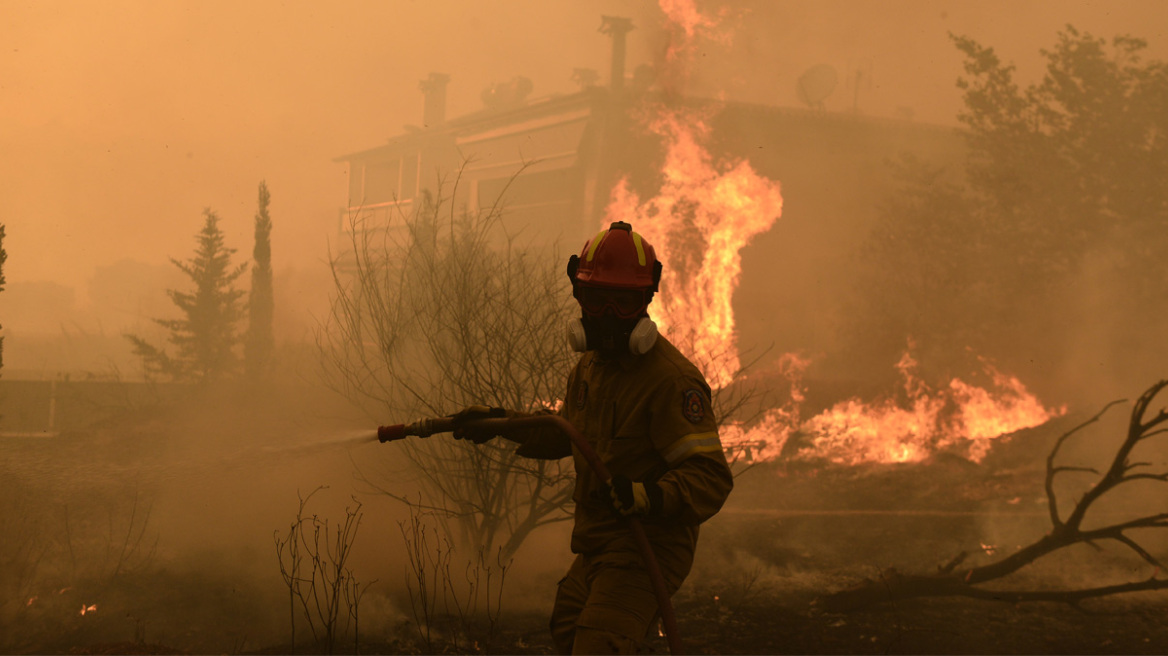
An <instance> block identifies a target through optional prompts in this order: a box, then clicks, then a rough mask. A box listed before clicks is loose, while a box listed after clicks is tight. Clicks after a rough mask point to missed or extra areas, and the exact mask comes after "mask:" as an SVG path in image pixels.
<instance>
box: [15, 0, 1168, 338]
mask: <svg viewBox="0 0 1168 656" xmlns="http://www.w3.org/2000/svg"><path fill="white" fill-rule="evenodd" d="M697 6H698V8H699V10H701V11H705V12H709V13H711V14H716V13H719V12H721V15H722V17H723V26H724V27H725V28H726V29H727V30H728V32H729V34H730V35H731V36H730V38H729V39H728V40H724V41H717V42H715V41H710V42H709V43H708V44H706V46H705V47H704V48H703V50H702V51H701V52H700V53H699V56H698V57H697V58H696V64H695V68H694V70H693V71H692V77H691V79H690V84H691V88H690V91H691V92H693V93H698V94H702V95H709V96H717V95H719V94H722V95H724V96H725V97H727V98H730V99H736V100H745V101H751V102H762V103H771V104H777V105H790V106H798V105H799V101H798V99H797V96H796V93H795V84H796V80H797V78H798V77H799V75H800V74H801V73H802V72H803V71H805V70H807V68H809V67H811V66H813V65H816V64H820V63H826V64H830V65H832V66H835V67H836V68H837V69H839V70H841V71H843V70H848V68H849V67H854V66H857V65H868V66H870V68H871V71H872V80H873V83H872V85H871V88H870V89H862V90H861V91H860V94H859V95H858V96H853V95H851V94H845V93H843V92H842V91H840V90H837V91H836V93H835V94H834V95H833V96H832V97H831V98H829V99H828V102H827V108H828V110H844V109H848V108H850V107H851V104H852V103H853V102H855V103H856V104H857V105H858V107H859V109H860V111H862V112H864V113H867V114H871V115H878V116H896V115H901V116H904V115H906V112H911V114H912V116H913V117H914V120H918V121H926V122H933V123H941V124H955V122H956V121H955V115H956V112H957V111H958V109H959V105H960V95H959V93H958V91H957V89H956V88H955V86H954V81H955V79H956V78H957V76H958V75H959V74H960V72H961V70H960V66H961V58H960V56H959V54H958V53H957V52H956V50H955V49H954V47H953V46H952V43H951V42H950V41H949V38H948V36H947V35H948V33H949V32H954V33H957V34H965V35H969V36H971V37H973V38H975V39H976V40H978V41H980V42H981V43H983V44H986V45H992V46H994V47H996V48H997V50H998V52H999V53H1001V55H1002V56H1003V58H1005V59H1007V60H1011V61H1014V62H1015V63H1017V64H1018V67H1019V72H1020V74H1021V76H1022V78H1023V80H1024V81H1027V80H1029V79H1033V77H1034V76H1036V75H1038V74H1039V73H1040V70H1041V59H1040V56H1039V55H1038V50H1039V48H1042V47H1047V46H1049V45H1050V44H1052V43H1053V42H1054V38H1055V34H1056V32H1057V31H1058V30H1059V29H1060V28H1061V27H1063V26H1064V25H1066V24H1068V23H1071V24H1074V25H1075V26H1076V27H1077V28H1079V29H1080V30H1086V31H1089V32H1091V33H1092V34H1094V35H1096V36H1104V37H1111V36H1114V35H1116V34H1131V35H1133V36H1138V37H1143V38H1146V39H1147V40H1149V42H1150V43H1151V55H1152V56H1154V57H1158V58H1165V45H1164V26H1165V25H1166V24H1168V20H1165V18H1166V14H1168V9H1166V8H1168V3H1164V2H1161V1H1159V0H1150V1H1145V2H1122V1H1120V2H1116V1H1108V2H1102V1H1098V2H1089V1H1085V0H1075V1H1072V0H1065V1H1057V2H1055V1H1041V2H1040V1H1033V0H1031V1H1026V0H1009V1H1006V0H994V1H986V0H982V1H979V2H956V1H927V0H916V1H908V0H886V1H881V2H875V1H872V2H865V1H859V0H849V1H843V0H837V1H825V0H815V1H814V2H811V1H799V2H784V1H773V2H770V1H763V0H757V1H752V2H703V1H701V0H698V2H697ZM603 14H610V15H620V16H628V17H630V18H632V19H633V22H634V24H635V25H636V28H637V29H636V30H635V31H634V32H633V33H631V34H630V37H629V60H628V70H630V71H631V70H632V68H633V67H635V66H637V65H638V64H641V63H648V62H652V61H653V60H654V58H655V57H656V54H657V53H658V52H660V51H661V49H662V48H663V47H664V43H665V39H664V36H663V34H664V32H663V16H662V14H661V13H660V11H659V10H658V9H657V8H656V5H655V3H653V2H643V1H637V2H633V1H619V0H598V1H589V2H579V1H569V0H522V1H519V0H513V1H503V0H498V1H493V2H480V1H471V0H466V1H462V2H453V1H444V0H432V1H428V2H421V1H418V2H412V1H406V0H397V1H393V2H389V1H377V2H372V1H369V2H358V1H351V2H330V3H325V2H277V1H275V0H249V1H248V2H237V1H230V2H226V1H206V0H200V1H197V2H196V1H191V2H152V1H145V0H143V1H141V2H125V1H111V0H103V1H102V2H44V1H35V2H18V1H16V0H0V222H2V223H4V224H5V225H6V226H7V233H8V236H7V239H6V240H5V244H4V245H5V247H6V249H7V250H8V254H9V259H8V264H7V266H6V273H7V276H8V279H9V281H10V282H12V281H36V280H50V281H55V282H58V283H61V284H64V285H68V286H71V287H74V288H76V289H77V293H78V296H79V298H80V299H81V300H84V298H85V285H86V281H87V280H88V278H89V277H90V276H91V275H92V274H93V272H94V270H95V268H97V267H100V266H104V265H108V264H111V263H114V262H117V261H119V260H124V259H132V260H137V261H140V262H145V263H149V264H157V263H164V262H165V261H166V258H167V257H179V258H185V257H188V256H189V254H190V252H191V250H192V249H193V246H194V240H193V236H194V234H195V233H196V232H197V231H198V230H199V228H200V227H201V225H202V217H201V212H202V210H203V209H204V208H206V207H210V208H213V209H214V210H216V211H217V212H218V213H219V214H220V216H221V218H222V219H223V221H222V225H223V227H224V228H225V229H226V231H227V233H228V240H229V245H230V246H233V247H235V248H237V249H238V250H239V257H243V256H249V255H250V250H251V245H252V241H251V231H252V217H253V215H254V213H255V207H256V186H257V184H258V183H259V181H260V180H266V181H267V184H268V186H269V188H270V190H271V193H272V206H271V209H272V215H273V220H274V223H275V231H274V236H273V247H274V248H273V251H274V254H273V258H274V266H275V268H276V270H277V271H279V270H281V269H286V268H289V267H301V266H309V265H312V264H314V263H318V262H320V261H322V260H324V258H325V257H326V244H327V242H328V240H329V239H330V238H331V239H333V240H334V242H335V240H336V231H337V225H338V209H339V208H340V206H341V205H342V204H343V203H344V200H345V193H346V184H345V175H346V171H345V170H344V166H343V165H341V164H338V163H335V162H334V161H333V158H334V157H337V156H339V155H342V154H345V153H348V152H353V151H357V150H363V149H366V148H370V147H373V146H376V145H378V144H380V143H382V142H383V141H384V140H385V139H386V138H387V137H390V136H393V135H395V134H398V133H400V132H402V130H403V127H402V126H403V125H404V124H407V123H414V124H417V123H420V122H421V112H422V98H421V94H420V92H419V91H418V81H419V80H421V79H422V78H424V77H426V76H427V75H428V74H429V73H430V72H432V71H437V72H442V73H447V74H449V75H450V76H451V83H450V87H449V100H448V115H449V116H457V115H459V114H462V113H465V112H469V111H473V110H475V109H477V108H478V107H480V104H481V103H480V100H479V94H480V92H481V91H482V89H483V88H484V87H485V86H486V85H487V84H490V83H492V82H502V81H506V80H509V79H511V78H512V77H514V76H516V75H524V76H527V77H528V78H530V79H531V80H532V81H533V82H534V86H535V90H534V92H533V97H534V96H542V95H546V94H551V93H568V92H571V91H573V90H575V88H576V87H575V86H574V85H573V83H572V81H571V75H572V71H573V69H575V68H593V69H596V70H597V71H598V72H599V73H600V74H601V79H602V81H606V78H607V74H608V65H609V47H610V46H609V40H608V39H607V38H606V37H604V36H603V35H601V34H599V33H598V32H597V28H598V27H599V25H600V16H601V15H603ZM841 88H842V85H841ZM10 320H11V318H6V319H5V321H4V323H5V324H7V323H9V321H10Z"/></svg>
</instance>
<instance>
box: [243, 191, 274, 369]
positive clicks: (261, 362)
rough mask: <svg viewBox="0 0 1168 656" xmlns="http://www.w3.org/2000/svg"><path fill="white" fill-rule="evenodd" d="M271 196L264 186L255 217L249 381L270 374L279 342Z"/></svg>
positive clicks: (246, 344) (247, 344)
mask: <svg viewBox="0 0 1168 656" xmlns="http://www.w3.org/2000/svg"><path fill="white" fill-rule="evenodd" d="M270 200H271V195H270V194H269V193H268V185H267V183H266V182H260V190H259V210H258V211H257V212H256V215H255V247H254V249H253V250H252V258H253V259H254V260H255V264H254V266H252V269H251V292H250V294H249V296H248V305H247V307H248V325H247V337H246V339H245V340H244V345H243V354H244V367H245V368H246V371H247V375H248V377H249V378H252V379H256V378H260V377H262V376H263V375H264V374H266V373H267V372H268V370H269V367H270V366H271V362H272V352H273V350H274V348H275V339H274V337H273V334H272V314H273V310H274V308H275V299H274V298H273V294H272V218H271V217H270V216H269V215H268V203H269V202H270Z"/></svg>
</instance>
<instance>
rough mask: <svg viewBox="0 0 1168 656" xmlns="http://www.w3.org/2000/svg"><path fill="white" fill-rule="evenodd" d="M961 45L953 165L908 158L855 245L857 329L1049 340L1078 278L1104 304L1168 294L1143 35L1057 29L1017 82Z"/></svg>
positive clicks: (1158, 97) (953, 339) (1160, 83)
mask: <svg viewBox="0 0 1168 656" xmlns="http://www.w3.org/2000/svg"><path fill="white" fill-rule="evenodd" d="M952 38H953V41H954V43H955V45H956V47H957V48H958V49H959V50H960V51H961V52H962V53H964V54H965V56H966V61H965V64H964V75H963V76H961V77H960V78H959V80H958V83H957V86H958V88H960V89H961V90H962V91H963V94H964V105H965V107H964V111H963V112H962V113H961V114H960V115H959V119H960V121H961V122H962V123H963V124H964V125H965V126H966V128H967V129H968V131H967V141H968V146H969V152H968V159H967V162H966V169H965V171H964V178H962V177H961V176H960V175H955V173H954V172H950V171H943V170H939V169H937V168H935V167H930V166H928V165H926V164H922V163H920V162H915V161H912V160H909V159H906V160H905V161H903V162H901V163H900V166H899V173H900V183H901V184H900V186H899V190H898V192H897V193H896V194H895V195H894V196H893V197H891V198H890V199H889V200H888V202H887V203H886V204H885V205H884V207H883V208H882V211H881V218H880V220H879V222H878V225H877V227H876V229H875V230H874V232H873V234H872V237H871V239H870V240H869V242H868V244H867V249H866V252H865V261H866V262H867V264H868V265H869V267H868V277H867V280H866V281H865V282H864V283H862V284H861V289H860V292H861V294H860V295H861V296H862V297H863V298H864V299H865V300H866V304H867V306H868V307H867V309H868V310H869V311H868V312H867V313H866V314H865V316H866V317H869V318H871V319H872V321H871V323H869V324H868V325H866V326H865V331H866V332H867V333H868V334H869V335H871V334H877V335H880V336H881V337H882V338H883V339H884V340H885V341H888V342H891V341H897V342H899V343H901V344H903V339H904V337H905V335H906V334H907V335H916V336H928V338H929V339H930V340H931V341H932V342H934V343H936V344H938V345H939V347H940V348H943V349H947V350H953V349H954V348H956V349H960V348H962V347H965V346H972V347H974V348H975V349H978V348H981V349H983V351H984V352H987V353H988V352H989V351H990V350H991V348H990V347H989V344H994V343H996V344H998V345H1004V346H1003V348H1006V349H1014V350H1015V351H1016V352H1017V351H1019V350H1026V349H1032V350H1034V351H1041V350H1043V349H1048V352H1049V353H1050V354H1052V355H1057V353H1056V351H1057V349H1059V348H1064V347H1060V346H1059V344H1058V339H1057V338H1056V337H1052V335H1051V333H1058V332H1059V331H1060V330H1061V331H1062V333H1063V334H1064V335H1065V334H1066V330H1065V326H1061V325H1060V324H1059V322H1066V321H1067V316H1066V313H1065V312H1063V310H1065V309H1066V308H1067V306H1068V305H1073V304H1074V303H1078V302H1080V301H1081V300H1082V292H1081V291H1080V290H1079V288H1081V287H1082V286H1083V283H1084V281H1086V280H1092V281H1094V282H1095V284H1096V285H1097V286H1098V287H1099V288H1101V289H1105V290H1106V291H1105V292H1101V293H1104V294H1106V295H1108V296H1109V298H1108V300H1107V307H1108V308H1110V309H1114V310H1115V311H1116V313H1117V314H1119V313H1122V312H1126V311H1129V310H1135V309H1137V308H1139V307H1141V305H1146V304H1148V303H1150V302H1153V301H1155V300H1156V299H1162V298H1163V297H1164V295H1165V294H1168V260H1166V258H1164V257H1163V253H1164V252H1165V249H1166V247H1168V232H1166V231H1165V230H1164V229H1163V226H1164V225H1165V224H1166V220H1168V185H1165V184H1164V183H1163V177H1164V171H1166V170H1168V66H1166V64H1165V63H1163V62H1159V61H1144V60H1143V58H1142V55H1143V51H1144V50H1145V48H1146V43H1145V42H1143V41H1141V40H1139V39H1133V38H1131V37H1126V36H1120V37H1116V38H1114V39H1112V40H1111V41H1110V43H1109V42H1107V41H1105V40H1103V39H1098V38H1095V37H1092V36H1091V35H1089V34H1086V33H1080V32H1079V31H1077V30H1076V29H1075V28H1073V27H1070V26H1068V27H1067V28H1066V29H1065V30H1064V31H1062V32H1061V33H1060V34H1059V36H1058V40H1057V43H1056V44H1055V45H1054V47H1053V48H1051V49H1049V50H1042V51H1041V53H1042V55H1043V56H1044V57H1045V59H1046V72H1045V74H1044V76H1043V77H1042V79H1041V80H1040V81H1038V82H1036V83H1033V84H1030V85H1028V86H1025V87H1023V86H1021V85H1020V84H1019V83H1018V82H1017V81H1016V79H1015V69H1014V67H1013V66H1012V65H1009V64H1006V63H1003V62H1002V61H1001V60H1000V59H999V58H998V56H997V54H996V53H995V52H994V50H993V48H988V47H984V46H982V45H980V44H978V43H977V42H975V41H974V40H972V39H970V38H968V37H963V36H953V37H952Z"/></svg>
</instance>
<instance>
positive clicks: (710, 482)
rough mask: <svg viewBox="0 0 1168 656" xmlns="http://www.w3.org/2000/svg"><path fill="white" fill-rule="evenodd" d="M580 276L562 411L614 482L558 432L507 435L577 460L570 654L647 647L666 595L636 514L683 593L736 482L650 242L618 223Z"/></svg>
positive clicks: (581, 258)
mask: <svg viewBox="0 0 1168 656" xmlns="http://www.w3.org/2000/svg"><path fill="white" fill-rule="evenodd" d="M568 277H569V278H571V281H572V294H573V296H574V297H575V298H576V300H577V301H578V302H579V304H580V310H581V316H580V319H579V320H575V321H573V322H572V323H571V324H570V326H569V330H568V340H569V342H570V344H571V346H572V347H573V348H574V349H575V350H577V351H580V352H582V354H583V355H582V356H581V357H580V360H579V362H577V364H576V366H575V367H574V368H573V369H572V372H571V374H570V375H569V377H568V385H567V390H566V394H565V396H564V402H563V405H562V406H561V409H560V414H561V415H562V416H563V417H564V418H565V419H566V420H568V421H569V422H571V423H572V425H573V426H575V427H576V428H577V429H578V430H579V431H580V432H581V433H582V434H583V435H584V436H585V437H586V438H587V439H588V441H589V443H590V444H591V445H592V447H593V448H594V449H595V451H596V452H597V454H599V456H600V457H601V458H602V459H603V460H604V463H605V465H606V466H607V467H608V469H609V471H610V472H612V482H611V485H606V484H605V483H604V482H603V481H599V480H597V477H596V475H595V474H594V473H593V472H592V470H591V468H590V467H589V466H588V464H587V462H585V461H584V460H583V459H582V458H581V456H580V453H579V452H578V451H576V452H574V449H573V448H572V445H571V442H570V441H569V440H568V438H567V437H566V436H564V435H562V434H560V433H558V432H552V431H527V432H525V433H523V434H517V435H508V436H506V437H508V439H511V440H513V441H516V442H518V443H519V444H520V446H519V449H518V453H519V455H522V456H526V457H531V458H542V459H558V458H563V457H567V456H569V455H572V456H574V461H575V462H574V464H575V469H576V487H575V491H574V494H573V500H574V502H575V506H576V509H575V524H574V526H573V529H572V540H571V548H572V552H573V553H575V554H576V557H575V560H574V561H573V562H572V565H571V567H570V568H569V569H568V572H567V575H566V576H565V577H564V578H563V579H562V580H561V581H560V582H559V587H558V590H557V592H556V601H555V607H554V609H553V611H552V617H551V623H550V627H551V632H552V638H553V640H554V641H555V645H556V648H557V649H558V650H559V651H560V653H565V654H568V653H577V654H579V653H583V654H601V653H621V654H627V653H636V652H637V650H638V647H639V645H640V644H641V642H642V641H643V640H644V638H645V637H646V635H647V633H648V631H649V630H650V628H651V627H652V626H654V624H655V622H656V619H657V616H658V615H657V614H658V605H657V599H656V597H655V596H654V593H653V589H652V586H651V584H650V581H649V576H648V574H647V573H646V571H645V567H644V564H643V561H642V557H641V555H640V553H639V552H638V551H637V547H636V544H635V542H634V540H633V537H632V534H631V532H630V531H629V528H628V526H627V525H626V522H624V521H623V518H624V517H626V516H637V517H638V518H640V519H641V521H642V523H643V524H644V527H645V531H646V533H647V535H648V537H649V541H650V543H651V544H652V546H653V552H654V553H655V554H656V557H657V561H658V564H659V566H660V568H661V572H662V574H663V576H664V578H665V583H666V588H667V589H668V592H669V594H670V595H672V594H673V593H674V592H676V591H677V589H678V587H679V586H680V585H681V583H682V581H683V580H684V579H685V577H686V575H687V574H688V573H689V571H690V566H691V565H692V563H693V557H694V549H695V548H696V546H697V538H698V525H699V524H701V523H702V522H704V521H705V520H707V519H709V518H710V517H712V516H713V515H714V514H715V513H717V512H718V510H719V509H720V508H721V507H722V504H723V502H725V500H726V497H727V495H728V494H729V493H730V489H731V488H732V487H733V479H732V477H731V474H730V468H729V466H728V465H727V463H726V458H725V455H724V454H723V452H722V445H721V442H720V441H719V439H718V432H717V424H716V422H715V419H714V415H713V412H712V410H711V407H710V388H709V386H708V385H707V384H706V381H705V379H704V378H703V376H702V374H701V373H700V372H699V371H698V369H697V367H695V366H694V365H693V364H692V363H691V362H689V360H687V359H686V357H685V356H683V355H682V354H681V353H680V352H679V351H678V350H677V348H676V347H674V345H673V344H671V343H670V342H669V340H667V339H665V337H664V336H662V335H660V334H658V332H657V326H656V324H655V323H654V322H653V320H652V319H650V318H649V315H648V306H649V303H650V301H651V300H652V299H653V294H654V292H656V291H657V288H658V283H659V282H660V280H661V263H660V262H659V261H658V260H657V258H656V254H655V253H654V250H653V247H652V246H651V245H650V244H649V242H647V241H646V240H645V239H644V238H642V237H641V235H639V234H638V233H636V232H633V230H632V228H631V226H630V225H629V224H627V223H623V222H616V223H613V224H612V225H611V226H610V227H609V229H607V230H603V231H601V232H600V233H599V234H597V235H596V236H595V237H593V238H592V239H590V240H589V241H587V242H586V243H585V244H584V248H583V250H582V251H581V252H580V254H579V255H578V256H572V258H571V259H570V260H569V262H568ZM501 414H503V411H502V410H500V409H498V408H485V407H483V406H473V407H470V408H467V409H466V410H463V411H462V412H460V413H458V414H457V415H455V419H456V422H455V425H456V430H455V437H457V438H460V439H472V440H474V441H475V442H481V441H483V440H484V439H489V438H490V437H492V436H490V435H481V434H479V435H474V434H468V431H466V430H460V429H458V428H457V426H458V424H459V422H462V421H468V420H473V419H479V418H483V417H485V416H500V415H501ZM506 414H507V416H522V413H517V412H507V413H506Z"/></svg>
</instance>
